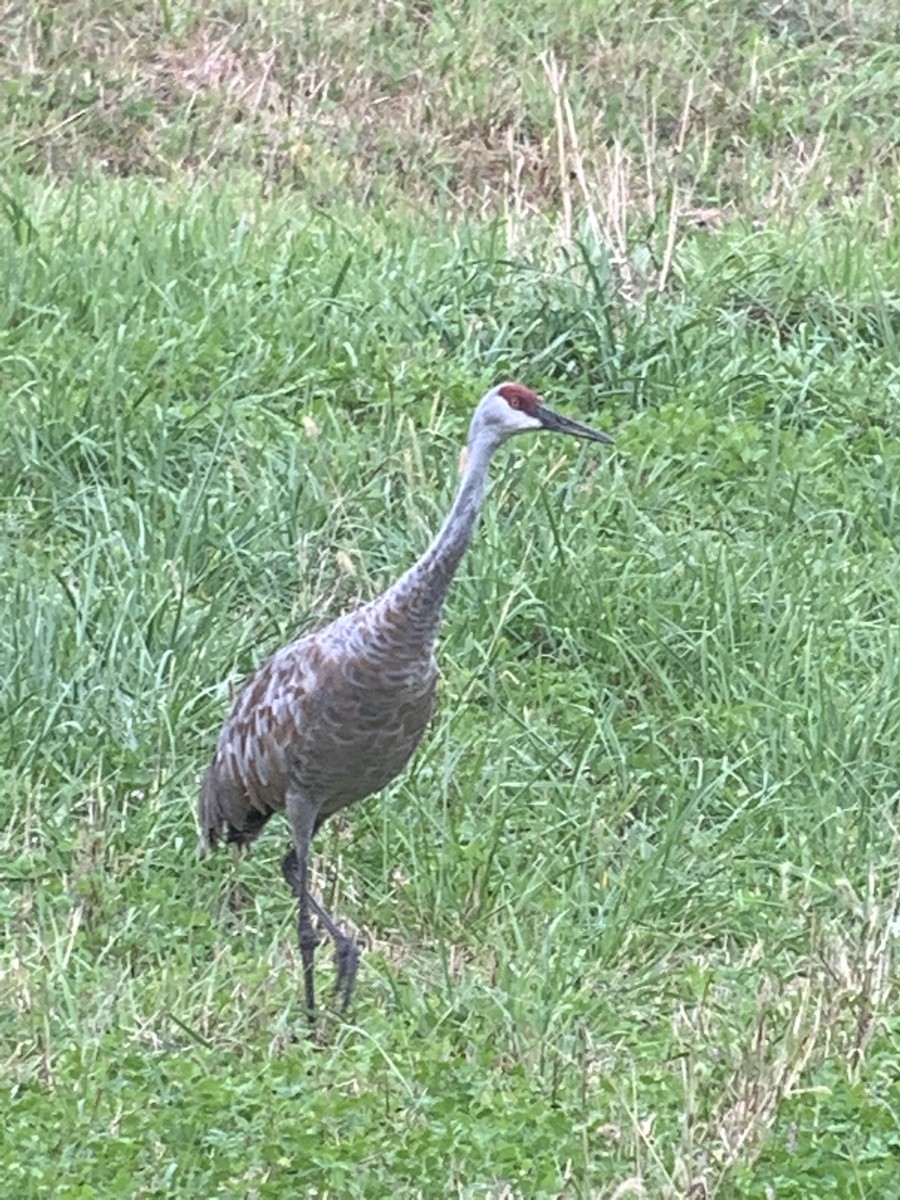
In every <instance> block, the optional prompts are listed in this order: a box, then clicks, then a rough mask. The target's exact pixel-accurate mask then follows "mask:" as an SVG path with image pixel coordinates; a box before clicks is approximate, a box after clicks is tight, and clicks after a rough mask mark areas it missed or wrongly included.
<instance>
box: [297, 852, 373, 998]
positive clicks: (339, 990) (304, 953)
mask: <svg viewBox="0 0 900 1200" xmlns="http://www.w3.org/2000/svg"><path fill="white" fill-rule="evenodd" d="M281 870H282V873H283V874H284V877H285V879H286V880H287V883H288V885H289V887H290V888H291V890H292V891H293V893H294V895H295V896H296V897H297V899H298V901H300V921H299V927H298V943H299V946H300V955H301V957H302V959H303V977H304V980H305V983H306V1006H307V1008H309V1009H310V1011H312V1009H313V1003H312V996H313V991H312V987H313V983H312V960H313V952H314V951H315V948H316V946H317V944H318V938H317V937H316V934H315V930H314V929H313V927H312V922H311V921H310V919H309V910H310V909H312V911H313V912H314V913H315V914H316V916H317V917H318V918H319V920H320V921H321V922H322V924H323V925H324V926H325V932H326V933H327V934H328V936H329V937H330V938H331V940H332V941H333V942H334V959H335V962H336V963H337V978H336V979H335V981H334V994H335V995H336V996H338V995H339V996H340V998H341V1012H345V1011H346V1009H347V1005H348V1004H349V1003H350V997H351V995H352V994H353V984H354V982H355V980H356V972H357V969H358V968H359V947H358V946H357V944H356V942H355V941H354V939H353V938H352V937H350V936H349V935H348V934H346V933H344V931H343V930H342V929H341V928H340V927H339V926H338V924H337V923H336V922H335V920H334V918H333V917H332V915H331V913H329V912H328V910H327V909H326V908H323V906H322V905H321V904H320V903H319V901H318V900H317V899H316V898H315V896H314V895H313V894H312V893H311V892H310V891H309V888H304V887H303V884H302V882H301V879H302V877H301V872H300V868H299V864H298V859H297V852H296V850H295V849H294V847H291V849H290V850H289V851H288V852H287V854H286V855H285V856H284V861H283V863H282V864H281ZM303 899H305V900H306V904H305V905H304V904H303ZM304 912H305V919H304Z"/></svg>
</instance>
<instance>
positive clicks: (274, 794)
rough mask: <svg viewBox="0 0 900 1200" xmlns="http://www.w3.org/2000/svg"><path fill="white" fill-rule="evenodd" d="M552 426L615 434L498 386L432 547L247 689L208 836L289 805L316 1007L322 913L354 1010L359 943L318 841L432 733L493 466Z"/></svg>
mask: <svg viewBox="0 0 900 1200" xmlns="http://www.w3.org/2000/svg"><path fill="white" fill-rule="evenodd" d="M539 430H550V431H554V432H559V433H567V434H571V435H573V436H575V437H581V438H588V439H590V440H593V441H598V442H609V441H611V439H610V438H609V437H607V435H606V434H603V433H599V432H598V431H596V430H594V429H590V428H588V427H587V426H586V425H581V424H580V423H578V422H577V421H572V420H569V419H568V418H566V417H562V416H560V415H558V414H557V413H554V412H553V411H552V410H550V409H548V408H546V407H545V406H544V405H543V403H542V401H541V399H540V397H539V396H537V395H536V394H535V393H534V392H533V391H531V390H530V389H529V388H526V387H524V386H523V385H522V384H518V383H503V384H500V385H499V386H497V387H495V388H492V389H491V391H489V392H488V393H487V394H486V395H485V396H484V397H483V398H482V399H481V401H480V402H479V404H478V406H477V408H476V410H475V414H474V416H473V418H472V423H471V426H470V429H469V439H468V445H467V462H466V466H465V472H464V475H463V479H462V483H461V485H460V488H459V491H458V493H457V496H456V499H455V501H454V503H453V506H452V508H451V510H450V512H449V514H448V516H447V519H446V521H445V522H444V524H443V526H442V527H441V529H440V531H439V533H438V534H437V536H436V537H435V538H434V540H433V541H432V543H431V545H430V546H429V547H428V549H427V550H426V551H425V553H424V554H423V555H422V557H421V558H420V559H419V560H418V562H416V563H415V564H414V565H413V566H412V567H411V568H410V569H409V570H408V571H407V572H406V573H405V574H404V575H402V576H401V577H400V579H398V580H397V582H396V583H395V584H393V586H392V587H390V588H388V590H387V591H386V592H385V593H384V594H383V595H382V596H380V597H378V599H376V600H372V601H370V603H368V604H365V605H363V606H362V607H361V608H358V609H356V610H355V611H354V612H350V613H347V614H345V615H344V616H342V617H338V618H337V620H335V621H332V622H331V624H329V625H326V626H325V627H324V628H322V629H319V630H318V631H317V632H315V633H310V634H307V635H306V636H304V637H301V638H300V639H298V640H297V641H295V642H292V643H291V644H290V645H288V646H285V647H283V648H282V649H281V650H278V651H277V652H276V653H275V654H274V655H273V656H272V657H271V658H270V659H269V660H268V661H267V662H265V663H263V665H262V666H261V667H259V669H258V670H257V671H256V672H254V674H253V675H251V677H250V678H249V679H248V680H247V682H246V683H245V684H244V686H243V687H242V688H241V690H240V692H239V693H238V695H237V696H236V698H235V700H234V703H233V705H232V709H231V713H230V715H229V717H228V719H227V720H226V722H225V724H224V726H223V728H222V732H221V734H220V736H219V742H218V746H217V748H216V753H215V756H214V758H213V760H212V762H211V763H210V765H209V768H208V769H207V771H206V775H205V776H204V779H203V784H202V787H201V791H200V804H199V821H200V830H201V838H202V842H203V844H204V845H205V846H207V847H215V846H216V845H217V843H218V842H219V841H220V840H222V839H224V840H225V841H227V842H232V843H237V844H238V845H239V846H248V845H249V844H250V843H251V842H252V841H253V840H254V839H255V838H256V837H257V836H258V835H259V833H260V831H261V830H262V828H263V826H264V825H265V823H266V822H267V821H268V819H269V818H270V817H271V816H272V814H273V813H276V812H280V811H285V812H286V814H287V817H288V820H289V822H290V825H291V832H292V835H293V845H292V847H291V849H290V850H289V851H288V853H287V855H286V856H285V858H284V861H283V863H282V870H283V873H284V876H285V879H286V881H287V882H288V884H289V885H290V887H291V888H292V889H293V891H294V893H295V895H296V896H297V900H298V906H299V922H298V942H299V946H300V953H301V958H302V962H303V974H304V988H305V994H306V1005H307V1008H308V1009H309V1010H310V1012H312V1011H313V1009H314V1005H315V991H314V985H313V952H314V949H315V946H316V942H317V938H316V934H315V931H314V929H313V926H312V917H311V914H312V913H315V914H316V915H317V916H318V918H319V920H320V922H321V924H322V925H323V926H324V928H325V929H326V931H327V932H328V933H329V935H330V936H331V937H332V938H333V940H334V942H335V945H336V951H337V962H338V973H337V981H336V987H335V990H336V992H339V993H340V994H341V997H342V1003H343V1006H344V1007H346V1005H347V1003H348V1002H349V999H350V994H351V992H352V989H353V982H354V978H355V975H356V969H357V965H358V960H359V951H358V949H357V947H356V944H355V943H354V942H353V940H352V939H351V938H349V937H348V936H347V935H346V934H345V933H343V932H342V931H341V930H340V929H339V928H338V926H337V925H336V924H335V922H334V921H333V919H332V918H331V916H330V915H329V914H328V913H327V912H326V911H325V910H324V909H323V908H322V906H321V904H319V902H318V901H317V900H316V899H315V898H314V897H313V896H312V895H311V894H310V892H309V888H308V882H307V880H308V863H309V847H310V842H311V840H312V838H313V836H314V835H315V833H316V831H317V830H318V829H319V828H320V827H321V825H322V823H323V822H324V821H325V820H327V818H328V817H330V816H331V815H332V814H333V813H335V812H338V811H339V810H340V809H342V808H346V807H347V806H348V805H351V804H355V803H356V801H358V800H362V799H363V798H364V797H365V796H369V795H371V794H372V793H373V792H377V791H380V790H381V789H382V788H383V787H385V786H386V785H387V784H388V783H390V782H391V780H392V779H394V778H396V776H397V775H399V773H400V772H401V771H402V770H403V768H404V767H405V766H406V764H407V762H408V761H409V759H410V757H411V755H412V753H413V751H414V750H415V748H416V746H417V745H418V743H419V741H420V739H421V737H422V735H423V733H424V732H425V729H426V726H427V725H428V721H429V719H430V717H431V714H432V710H433V708H434V696H435V687H436V684H437V678H438V668H437V663H436V662H435V659H434V643H435V639H436V637H437V632H438V626H439V623H440V619H441V611H442V609H443V605H444V600H445V598H446V595H447V591H448V589H449V587H450V584H451V582H452V581H453V576H454V574H455V572H456V569H457V567H458V566H459V563H460V561H461V559H462V556H463V554H464V553H465V551H466V547H467V546H468V545H469V542H470V541H471V538H472V533H473V530H474V527H475V523H476V521H477V518H478V513H479V511H480V509H481V505H482V502H483V500H484V493H485V486H486V482H487V472H488V466H489V464H490V460H491V458H492V456H493V454H494V452H495V450H496V449H497V447H498V446H500V445H501V444H502V443H503V442H504V441H506V440H507V438H509V437H512V436H513V435H515V434H517V433H526V432H536V431H539Z"/></svg>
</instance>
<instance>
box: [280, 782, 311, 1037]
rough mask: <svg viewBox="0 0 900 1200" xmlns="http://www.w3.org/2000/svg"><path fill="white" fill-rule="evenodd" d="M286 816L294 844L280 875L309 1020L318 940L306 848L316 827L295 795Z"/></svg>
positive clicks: (289, 799)
mask: <svg viewBox="0 0 900 1200" xmlns="http://www.w3.org/2000/svg"><path fill="white" fill-rule="evenodd" d="M286 808H287V815H288V819H289V820H290V822H291V831H292V833H293V835H294V844H293V846H292V847H291V849H290V850H289V851H288V852H287V854H286V855H285V856H284V861H283V862H282V864H281V871H282V874H283V875H284V878H285V881H286V883H287V885H288V887H290V889H291V891H292V892H293V893H294V895H295V896H296V897H297V906H298V914H297V944H298V946H299V947H300V959H301V961H302V963H303V987H304V990H305V992H306V1008H307V1011H308V1012H309V1014H310V1016H312V1014H313V1013H314V1012H315V1008H316V989H315V983H314V981H313V958H314V955H315V952H316V946H317V945H318V943H319V939H318V938H317V937H316V931H315V930H314V929H313V925H312V918H311V916H310V912H309V909H310V903H309V902H310V895H309V884H308V874H309V844H310V842H311V841H312V835H313V830H314V829H315V826H316V806H315V805H314V804H311V803H310V802H309V801H308V800H306V799H305V798H304V797H302V796H299V795H297V794H296V793H289V794H288V796H287V804H286Z"/></svg>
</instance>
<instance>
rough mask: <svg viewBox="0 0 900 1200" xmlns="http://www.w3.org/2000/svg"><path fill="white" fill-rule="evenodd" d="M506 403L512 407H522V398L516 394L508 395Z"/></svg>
mask: <svg viewBox="0 0 900 1200" xmlns="http://www.w3.org/2000/svg"><path fill="white" fill-rule="evenodd" d="M506 403H507V404H508V405H509V407H510V408H521V407H522V399H521V397H520V396H515V395H513V396H507V397H506Z"/></svg>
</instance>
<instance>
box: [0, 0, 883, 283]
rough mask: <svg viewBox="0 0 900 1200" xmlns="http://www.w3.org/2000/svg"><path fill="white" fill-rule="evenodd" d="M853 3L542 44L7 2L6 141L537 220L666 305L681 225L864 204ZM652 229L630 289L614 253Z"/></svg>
mask: <svg viewBox="0 0 900 1200" xmlns="http://www.w3.org/2000/svg"><path fill="white" fill-rule="evenodd" d="M870 7H871V6H868V5H865V6H863V5H860V6H852V5H846V6H842V7H841V9H840V12H838V10H837V9H835V10H834V11H831V10H830V9H828V6H826V8H825V9H824V10H823V11H822V12H820V13H819V14H818V16H816V17H814V16H813V15H812V13H811V12H807V11H806V9H805V8H804V9H803V10H802V11H801V10H800V9H798V10H797V11H796V12H794V11H793V10H791V11H790V12H789V11H788V8H787V6H781V8H779V9H778V10H777V12H776V13H775V14H774V15H770V17H769V18H768V19H763V18H762V17H761V16H760V15H759V14H758V13H757V12H756V10H755V9H753V11H752V12H750V11H748V13H747V14H743V15H742V14H741V13H739V12H737V13H730V14H725V13H724V12H723V13H719V14H715V13H713V12H712V11H710V12H707V11H706V10H705V8H704V11H702V12H701V11H693V10H690V11H686V12H684V13H682V14H680V15H679V17H678V19H675V18H674V17H673V18H665V17H660V16H659V15H658V14H657V12H656V9H655V8H653V6H650V5H647V6H641V5H637V6H632V7H631V8H630V9H629V10H628V11H627V12H626V11H621V10H620V9H619V8H615V7H613V6H609V8H605V7H604V6H600V8H597V7H596V6H594V5H585V6H584V7H583V8H582V7H579V6H575V7H573V9H572V11H571V13H570V14H569V15H568V19H567V20H566V21H561V20H560V21H559V22H558V28H556V29H555V30H554V35H553V37H552V38H550V37H548V36H547V33H546V18H545V16H544V14H543V11H542V8H541V6H539V5H538V6H536V8H535V10H534V12H533V13H525V14H523V13H521V12H520V11H519V10H518V8H514V7H513V6H509V5H506V4H504V3H494V4H484V5H481V6H479V5H468V6H462V5H460V4H458V3H447V4H445V5H443V6H437V5H433V6H432V5H416V6H407V5H402V4H395V3H381V4H376V5H362V4H357V3H355V0H343V2H342V3H339V4H337V5H334V4H327V5H326V4H325V3H324V0H313V3H310V4H304V5H302V6H300V5H296V4H293V3H286V2H285V3H278V2H270V3H253V2H248V3H245V4H242V5H235V4H229V3H226V2H224V0H206V2H205V3H199V4H195V5H194V6H193V7H192V8H191V9H190V10H186V11H185V10H178V11H176V10H174V9H170V8H169V7H168V6H166V5H158V6H156V5H152V6H151V5H144V4H137V3H130V4H124V5H118V6H115V7H113V6H110V5H109V4H107V3H103V2H101V0H92V2H90V3H87V4H80V3H73V2H70V3H63V4H56V5H49V4H38V5H34V6H26V5H11V6H8V7H7V8H6V10H5V11H4V12H3V13H0V32H2V35H3V36H2V39H0V44H2V45H3V46H4V47H5V49H4V51H3V52H2V59H0V61H2V67H3V72H4V76H5V77H6V78H7V80H8V81H9V83H8V88H7V93H6V101H5V113H4V117H5V120H4V125H5V127H6V130H7V133H6V138H5V141H6V147H7V152H10V151H11V152H12V153H13V154H14V156H15V157H16V159H17V160H18V161H19V162H21V163H24V164H26V165H27V166H28V167H29V168H30V169H31V170H37V171H41V170H46V169H49V170H50V171H52V172H53V173H54V174H57V175H61V176H69V175H72V174H73V173H76V172H78V171H81V170H82V169H84V167H86V166H87V167H95V168H99V169H101V170H103V171H106V172H111V173H115V174H132V173H135V172H143V173H149V174H152V175H162V176H168V175H171V174H178V173H183V172H185V171H190V172H209V171H220V170H223V169H239V170H250V171H252V172H254V173H255V174H257V175H258V176H259V177H260V179H261V181H262V183H263V184H264V186H266V187H273V186H279V185H288V186H291V187H295V188H298V189H301V190H302V191H304V192H305V193H306V194H308V195H309V196H310V197H311V198H312V199H314V200H316V201H318V202H323V203H325V202H334V201H335V200H337V199H341V198H344V199H346V198H356V199H358V200H359V199H364V200H376V201H393V200H396V199H399V198H405V199H406V200H408V201H411V202H413V203H415V204H417V205H422V204H426V205H428V206H429V207H434V206H438V207H440V208H442V209H445V210H447V211H448V212H449V213H451V214H459V213H467V214H472V215H476V216H482V215H486V214H491V215H494V214H497V213H504V214H505V215H506V220H507V223H508V224H509V226H510V228H511V230H512V232H513V234H514V235H515V232H516V230H517V229H518V228H520V227H522V226H523V225H524V224H526V223H527V221H528V219H529V218H530V217H531V216H532V215H533V214H535V213H541V214H546V213H548V212H552V213H554V214H555V215H554V218H553V220H554V222H555V223H557V224H558V227H559V228H558V230H557V232H558V235H559V236H560V238H561V239H562V240H563V241H564V242H570V241H571V239H572V238H573V237H575V236H578V235H579V234H580V233H581V232H585V233H590V234H591V235H593V236H594V237H598V236H602V237H603V239H604V240H605V241H606V243H607V244H608V245H610V246H611V247H612V250H613V255H614V257H615V259H616V260H617V263H618V266H619V269H620V270H621V271H622V274H623V277H624V279H625V282H626V284H629V285H630V286H632V287H634V288H636V289H638V288H640V287H642V286H647V285H649V286H653V287H665V285H666V283H667V280H668V276H669V272H670V268H671V262H672V248H673V245H674V238H675V234H676V230H677V229H679V228H684V229H694V228H701V229H709V228H711V227H714V226H715V225H717V224H718V223H721V222H722V221H724V220H727V219H728V218H729V216H731V215H733V214H735V213H737V214H741V215H744V216H749V217H751V218H761V217H765V216H767V215H769V214H771V213H772V212H773V211H778V212H780V213H781V214H782V215H783V214H788V213H790V212H791V211H792V210H793V209H795V208H796V207H797V205H799V204H800V203H802V202H805V201H808V200H813V201H814V202H815V201H817V200H821V201H823V202H826V203H833V201H834V196H835V194H837V193H843V192H844V191H845V190H847V189H848V188H849V189H853V188H855V189H856V191H857V192H859V191H860V190H862V191H866V189H867V188H868V187H869V186H870V184H869V181H867V180H865V179H861V178H859V177H853V176H852V172H851V171H850V168H849V166H848V163H847V154H846V137H847V128H846V126H847V125H848V123H852V110H848V109H847V108H846V106H844V107H842V106H841V103H840V99H841V95H842V93H843V92H845V91H846V92H847V94H848V97H849V96H850V94H851V93H852V95H853V96H856V97H859V95H860V92H862V93H864V94H865V95H866V99H867V101H868V102H867V104H866V109H865V111H866V129H867V131H868V132H867V136H869V137H871V136H872V135H873V134H874V135H875V137H874V139H873V140H874V142H876V143H877V145H873V147H872V149H873V152H874V155H875V157H874V161H875V162H876V164H877V165H878V167H879V169H884V170H888V169H890V167H891V165H892V163H893V161H894V151H893V149H892V147H893V146H894V145H895V141H896V139H894V138H892V137H889V136H883V137H882V136H880V133H884V134H885V135H887V133H888V131H887V130H886V129H884V126H885V124H886V123H887V124H890V122H891V121H893V119H894V118H893V117H892V116H891V114H890V112H889V111H888V110H887V109H884V108H882V109H879V108H878V103H879V102H880V101H879V100H878V97H879V96H880V93H879V92H878V89H877V81H878V79H880V78H881V77H882V76H884V77H885V79H886V78H887V74H886V73H888V72H889V67H890V63H889V62H888V61H887V58H885V61H883V62H879V60H878V55H877V54H875V56H874V59H873V54H872V51H873V47H875V48H877V47H878V46H880V45H882V44H887V40H888V35H889V30H888V24H889V22H887V19H886V18H884V19H883V20H882V23H881V24H879V23H878V21H877V20H876V19H875V17H874V16H873V11H870ZM713 34H715V37H713ZM816 38H818V39H819V42H818V43H816V41H815V39H816ZM866 38H868V39H869V40H868V41H867V40H866ZM879 39H882V41H879ZM823 44H824V45H825V46H826V47H827V53H825V54H824V55H823V54H822V52H821V51H822V45H823ZM810 46H813V47H814V48H815V49H816V51H817V53H818V58H817V59H816V60H815V62H816V66H815V68H814V67H813V65H812V64H813V59H812V57H811V54H810V50H809V47H810ZM873 61H874V63H875V67H874V68H873V69H874V70H875V77H874V78H873V82H872V86H871V88H869V89H867V88H866V83H865V79H864V78H863V80H862V81H861V80H860V74H859V73H860V71H862V70H864V69H865V68H866V66H867V64H871V63H872V62H873ZM869 92H871V95H868V93H869ZM857 107H858V105H857ZM870 161H871V156H870ZM882 190H883V189H882ZM651 233H652V235H653V238H654V244H656V245H658V253H657V261H656V262H655V263H654V264H653V267H652V270H650V271H649V279H648V280H642V279H640V278H637V277H635V275H636V273H637V275H641V274H642V273H643V272H642V271H641V269H640V268H639V267H637V266H636V264H635V262H634V260H633V258H631V259H629V253H628V247H629V245H630V244H631V243H632V242H633V240H635V239H638V240H640V238H642V237H643V238H646V237H648V236H650V234H651Z"/></svg>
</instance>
